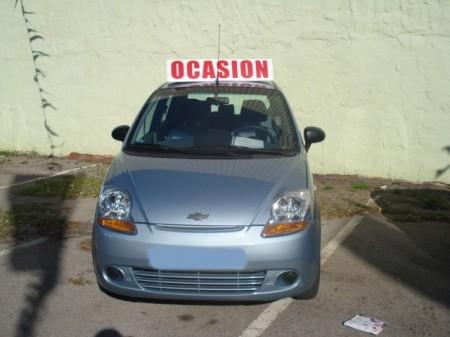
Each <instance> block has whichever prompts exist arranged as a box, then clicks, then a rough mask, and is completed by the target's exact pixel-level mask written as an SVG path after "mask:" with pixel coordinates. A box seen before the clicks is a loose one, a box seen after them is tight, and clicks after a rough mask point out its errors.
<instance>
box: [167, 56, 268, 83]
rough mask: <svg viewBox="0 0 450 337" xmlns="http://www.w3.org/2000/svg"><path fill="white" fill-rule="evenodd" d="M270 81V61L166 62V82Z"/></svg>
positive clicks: (207, 60)
mask: <svg viewBox="0 0 450 337" xmlns="http://www.w3.org/2000/svg"><path fill="white" fill-rule="evenodd" d="M216 78H218V79H219V81H220V80H222V81H272V80H273V68H272V60H270V59H220V60H209V59H206V60H198V59H196V60H168V61H167V81H168V82H193V81H215V80H216Z"/></svg>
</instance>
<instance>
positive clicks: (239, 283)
mask: <svg viewBox="0 0 450 337" xmlns="http://www.w3.org/2000/svg"><path fill="white" fill-rule="evenodd" d="M133 273H134V277H135V278H136V281H137V283H138V284H139V286H140V287H141V288H143V289H145V290H148V291H153V292H164V293H187V294H198V293H205V294H206V293H209V294H229V295H232V294H249V293H253V292H255V291H256V290H258V289H259V287H260V286H261V284H262V283H263V281H264V277H265V275H266V273H265V272H264V271H256V272H209V271H199V272H195V271H192V272H191V271H163V270H154V269H142V268H133Z"/></svg>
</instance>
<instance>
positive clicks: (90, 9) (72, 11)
mask: <svg viewBox="0 0 450 337" xmlns="http://www.w3.org/2000/svg"><path fill="white" fill-rule="evenodd" d="M14 2H15V0H2V1H0V31H1V32H2V33H1V34H0V134H1V137H0V149H8V150H20V151H30V150H33V151H37V152H40V153H44V154H48V153H50V152H51V151H53V153H54V154H56V155H65V154H68V153H69V152H72V151H77V152H82V153H95V154H114V153H116V152H117V151H118V149H119V144H118V143H117V142H115V141H114V140H112V139H111V138H110V136H109V134H110V131H111V129H112V128H113V127H114V126H116V125H118V124H127V123H130V122H131V121H132V120H133V118H134V116H135V115H136V113H137V111H138V110H139V109H140V107H141V105H142V104H143V102H144V100H145V99H146V98H147V97H148V95H149V94H150V93H151V92H152V91H153V90H154V89H155V88H156V87H157V86H158V85H160V84H161V83H162V82H164V81H165V61H166V59H168V58H215V57H216V54H217V26H218V24H219V23H221V25H222V57H224V58H257V57H265V58H271V59H273V62H274V69H275V80H276V81H277V83H278V84H279V86H280V87H281V88H282V89H283V91H284V92H285V94H286V95H287V97H288V99H289V100H290V104H291V106H292V108H293V110H294V111H295V113H296V115H297V119H298V121H299V124H300V125H301V126H302V127H303V126H307V125H317V126H320V127H322V128H323V129H324V130H325V131H326V132H327V139H326V141H325V142H324V143H323V144H321V145H315V146H313V147H312V149H311V152H310V159H311V166H312V168H313V170H314V171H315V172H318V173H341V174H361V175H366V176H381V177H392V178H402V179H408V180H413V181H430V180H436V179H437V180H440V181H444V182H447V183H449V182H450V169H448V165H449V164H450V148H449V146H450V131H449V129H450V1H444V0H442V1H438V0H429V1H419V0H410V1H400V0H389V1H379V0H361V1H356V0H346V1H339V0H329V1H326V0H324V1H317V0H309V1H298V0H290V1H276V0H274V1H243V0H227V1H218V0H216V1H211V0H198V1H147V0H140V1H137V0H133V1H124V0H105V1H100V0H98V1H90V0H65V1H50V0H34V1H31V0H24V1H23V4H24V7H25V9H26V10H27V11H31V12H34V14H26V17H27V18H28V20H29V24H28V25H29V26H28V28H30V27H31V28H34V29H36V30H37V31H38V34H40V36H42V38H43V39H41V38H35V39H34V40H33V41H32V43H31V46H32V48H33V49H34V50H38V51H42V52H44V53H46V54H48V55H49V56H46V55H43V54H41V55H40V56H38V57H37V59H36V65H37V67H38V68H39V69H41V70H42V72H44V74H45V78H44V77H42V76H39V78H38V80H39V82H38V83H39V85H40V86H41V88H42V89H43V90H45V92H42V98H44V99H46V101H44V103H48V104H45V108H44V109H42V108H41V105H42V104H41V103H42V102H41V97H40V94H39V90H38V87H37V84H38V83H37V82H34V81H33V76H34V75H35V73H34V72H35V69H34V66H33V61H32V57H31V50H30V43H29V38H30V35H29V34H28V33H30V34H31V36H33V34H34V32H32V31H31V32H27V28H26V27H27V26H26V22H25V21H24V18H23V16H22V13H21V9H20V1H19V4H18V7H16V8H15V7H14ZM34 55H35V57H36V53H35V54H34ZM52 144H53V147H54V148H53V149H51V145H52ZM446 168H447V170H446ZM439 170H441V171H443V173H441V171H439ZM439 173H441V174H440V175H439Z"/></svg>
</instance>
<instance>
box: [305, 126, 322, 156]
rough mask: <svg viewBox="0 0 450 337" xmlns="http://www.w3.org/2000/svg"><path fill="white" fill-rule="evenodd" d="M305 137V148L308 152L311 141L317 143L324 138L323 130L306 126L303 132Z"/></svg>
mask: <svg viewBox="0 0 450 337" xmlns="http://www.w3.org/2000/svg"><path fill="white" fill-rule="evenodd" d="M303 135H304V137H305V149H306V152H308V150H309V148H310V147H311V144H312V143H319V142H321V141H322V140H324V139H325V132H323V130H322V129H321V128H316V127H315V126H308V127H306V128H305V131H304V132H303Z"/></svg>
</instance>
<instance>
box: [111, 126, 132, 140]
mask: <svg viewBox="0 0 450 337" xmlns="http://www.w3.org/2000/svg"><path fill="white" fill-rule="evenodd" d="M129 129H130V127H129V126H128V125H120V126H118V127H116V128H115V129H114V130H112V132H111V137H113V138H114V139H115V140H118V141H121V142H123V140H124V139H125V137H126V135H127V133H128V130H129Z"/></svg>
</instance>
